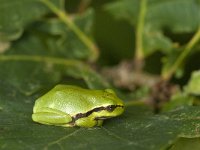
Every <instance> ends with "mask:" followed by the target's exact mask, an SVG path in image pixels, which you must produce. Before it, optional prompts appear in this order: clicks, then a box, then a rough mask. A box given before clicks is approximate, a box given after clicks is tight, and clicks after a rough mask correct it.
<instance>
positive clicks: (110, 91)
mask: <svg viewBox="0 0 200 150" xmlns="http://www.w3.org/2000/svg"><path fill="white" fill-rule="evenodd" d="M105 91H106V92H108V93H111V94H115V92H114V91H113V90H112V89H106V90H105Z"/></svg>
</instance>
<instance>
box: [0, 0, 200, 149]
mask: <svg viewBox="0 0 200 150" xmlns="http://www.w3.org/2000/svg"><path fill="white" fill-rule="evenodd" d="M0 4H1V5H0V12H1V13H0V85H1V86H0V149H2V150H4V149H5V150H9V149H16V150H17V149H20V150H21V149H46V150H47V149H122V148H123V149H136V150H140V149H141V150H158V149H170V150H179V149H181V150H188V149H194V150H195V149H197V150H198V149H199V147H200V144H199V138H200V120H199V116H200V106H199V104H200V102H199V100H200V99H199V98H200V71H199V70H198V69H199V68H200V62H199V58H200V42H199V41H200V40H199V39H200V1H199V0H162V1H160V0H110V1H107V0H93V1H92V0H73V1H66V2H65V0H10V1H7V0H0ZM58 83H62V84H73V85H79V86H82V87H85V88H90V89H105V88H113V89H114V90H115V91H116V92H117V93H118V95H119V97H120V98H122V99H123V100H124V102H125V106H126V110H125V113H124V114H123V115H122V116H120V117H118V118H114V119H110V120H107V121H105V123H104V125H103V126H102V127H94V128H90V129H85V128H78V127H75V128H63V127H54V126H45V125H41V124H36V123H34V122H33V121H32V120H31V114H32V108H33V105H34V102H35V99H37V98H38V97H39V96H41V95H42V94H44V93H45V92H47V91H48V90H50V89H51V88H52V87H54V86H55V85H56V84H58Z"/></svg>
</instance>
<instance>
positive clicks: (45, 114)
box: [32, 108, 72, 126]
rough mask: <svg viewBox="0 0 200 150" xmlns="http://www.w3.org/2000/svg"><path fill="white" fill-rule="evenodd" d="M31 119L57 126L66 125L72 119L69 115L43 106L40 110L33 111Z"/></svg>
mask: <svg viewBox="0 0 200 150" xmlns="http://www.w3.org/2000/svg"><path fill="white" fill-rule="evenodd" d="M32 119H33V121H35V122H39V123H42V124H47V125H58V126H61V125H66V124H67V123H69V122H71V121H72V117H71V116H70V115H68V114H66V113H64V112H61V111H58V110H54V109H51V108H44V109H42V111H41V112H35V113H33V114H32Z"/></svg>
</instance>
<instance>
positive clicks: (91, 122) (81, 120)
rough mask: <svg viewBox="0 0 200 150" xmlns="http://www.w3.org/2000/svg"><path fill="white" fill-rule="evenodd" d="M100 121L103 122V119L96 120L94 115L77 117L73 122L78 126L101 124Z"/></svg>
mask: <svg viewBox="0 0 200 150" xmlns="http://www.w3.org/2000/svg"><path fill="white" fill-rule="evenodd" d="M102 123H103V120H97V119H95V117H94V116H89V117H84V118H79V119H78V120H76V122H75V124H76V126H80V127H94V126H101V125H102Z"/></svg>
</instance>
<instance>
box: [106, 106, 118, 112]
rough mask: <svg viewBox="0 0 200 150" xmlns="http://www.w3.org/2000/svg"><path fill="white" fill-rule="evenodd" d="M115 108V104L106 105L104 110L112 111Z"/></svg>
mask: <svg viewBox="0 0 200 150" xmlns="http://www.w3.org/2000/svg"><path fill="white" fill-rule="evenodd" d="M115 108H116V106H113V105H110V106H107V107H106V110H107V111H109V112H112V111H113V110H114V109H115Z"/></svg>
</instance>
